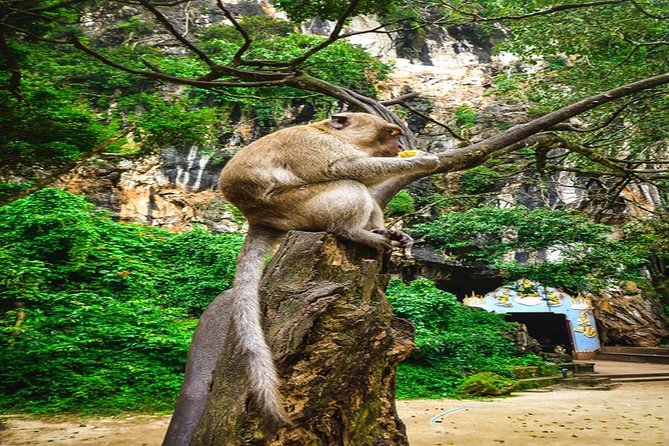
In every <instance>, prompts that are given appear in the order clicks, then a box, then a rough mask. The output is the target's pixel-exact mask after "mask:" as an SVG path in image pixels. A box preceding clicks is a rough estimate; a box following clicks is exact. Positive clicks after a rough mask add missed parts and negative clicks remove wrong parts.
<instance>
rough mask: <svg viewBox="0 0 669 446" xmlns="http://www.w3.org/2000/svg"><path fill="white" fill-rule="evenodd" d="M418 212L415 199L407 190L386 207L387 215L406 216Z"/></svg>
mask: <svg viewBox="0 0 669 446" xmlns="http://www.w3.org/2000/svg"><path fill="white" fill-rule="evenodd" d="M414 212H416V206H415V205H414V201H413V197H412V196H411V194H410V193H409V192H407V191H405V190H401V191H399V192H398V193H397V194H396V195H395V196H394V197H393V198H392V199H391V200H390V202H389V203H388V206H386V214H387V215H406V214H412V213H414Z"/></svg>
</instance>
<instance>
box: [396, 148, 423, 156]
mask: <svg viewBox="0 0 669 446" xmlns="http://www.w3.org/2000/svg"><path fill="white" fill-rule="evenodd" d="M421 153H423V151H422V150H405V151H403V152H399V153H398V154H397V157H398V158H411V157H413V156H416V155H420V154H421Z"/></svg>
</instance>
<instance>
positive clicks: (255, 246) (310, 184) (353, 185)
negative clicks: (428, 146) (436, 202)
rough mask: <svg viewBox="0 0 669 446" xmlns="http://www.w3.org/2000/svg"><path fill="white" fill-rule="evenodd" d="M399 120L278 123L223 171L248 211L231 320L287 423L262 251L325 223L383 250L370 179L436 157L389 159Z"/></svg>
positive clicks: (271, 412) (269, 403)
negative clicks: (265, 312) (263, 297)
mask: <svg viewBox="0 0 669 446" xmlns="http://www.w3.org/2000/svg"><path fill="white" fill-rule="evenodd" d="M401 134H402V131H401V129H400V127H398V126H396V125H394V124H389V123H387V122H386V121H384V120H383V119H381V118H378V117H376V116H373V115H369V114H364V113H342V114H338V115H335V116H333V117H332V119H330V120H325V121H321V122H317V123H314V124H311V125H302V126H297V127H292V128H287V129H283V130H279V131H277V132H275V133H272V134H270V135H267V136H265V137H263V138H261V139H259V140H258V141H256V142H254V143H252V144H250V145H248V146H247V147H245V148H244V149H242V150H240V151H239V152H238V153H237V154H236V155H235V156H234V157H233V158H232V159H231V160H230V161H229V162H228V164H227V165H226V166H225V168H224V169H223V172H222V174H221V181H220V184H221V189H222V191H223V194H224V195H225V197H226V198H227V199H228V200H229V201H230V202H231V203H233V204H234V205H235V206H237V207H238V208H239V209H240V210H241V211H242V213H243V214H244V215H245V216H246V218H247V220H248V222H249V227H250V231H249V234H248V236H247V239H246V241H245V244H244V248H243V249H242V252H241V253H240V256H239V258H238V263H237V265H238V266H237V276H236V278H235V286H234V288H233V292H235V293H236V294H237V296H236V297H235V299H234V304H233V305H232V308H231V311H232V320H233V322H234V324H235V327H236V330H237V334H238V336H239V338H240V344H241V346H242V347H243V349H244V350H245V351H246V353H247V356H248V358H249V361H250V367H249V380H250V382H251V389H252V391H253V393H254V394H255V395H256V397H257V400H258V402H259V403H260V405H261V407H262V408H263V410H264V412H265V413H266V414H267V415H268V416H269V417H270V418H272V419H274V420H276V421H279V422H287V421H288V416H287V415H286V413H285V412H284V409H283V408H282V406H281V402H280V395H279V393H278V390H277V389H278V378H277V376H276V372H275V370H274V368H273V366H272V361H271V353H270V351H269V348H268V347H267V344H266V343H265V340H264V337H263V333H262V329H261V325H260V316H259V304H258V288H259V285H260V278H261V277H262V269H263V258H264V256H265V254H266V252H267V250H268V249H269V248H270V247H271V245H272V244H273V243H274V242H276V241H277V240H278V239H280V238H281V236H283V235H284V234H285V232H286V231H289V230H306V231H329V232H332V233H335V234H337V235H339V236H340V237H342V238H345V239H348V240H352V241H354V242H358V243H362V244H365V245H368V246H371V247H373V248H376V249H379V250H388V249H390V247H391V246H392V240H395V241H399V242H401V243H402V242H403V243H405V244H406V243H409V242H410V240H411V239H410V238H409V237H408V236H406V235H404V234H403V233H401V232H399V231H386V230H385V229H383V213H382V210H381V208H380V207H379V205H378V204H377V203H376V202H375V201H374V199H373V198H372V196H371V194H370V192H369V187H371V186H374V185H377V184H379V183H381V182H383V181H385V180H387V179H390V178H393V177H397V176H403V175H412V174H416V173H424V172H431V171H433V170H434V169H436V167H437V165H438V160H437V158H436V157H435V156H432V155H425V156H418V157H415V158H393V157H394V156H395V155H396V154H397V153H398V152H399V151H400V150H401V149H402V147H401V144H400V143H399V142H398V136H400V135H401Z"/></svg>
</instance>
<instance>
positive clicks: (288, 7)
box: [274, 0, 401, 22]
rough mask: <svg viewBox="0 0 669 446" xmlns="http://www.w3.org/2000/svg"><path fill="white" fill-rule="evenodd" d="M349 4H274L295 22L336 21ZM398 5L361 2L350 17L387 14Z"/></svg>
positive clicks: (342, 0) (383, 0)
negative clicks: (312, 20) (313, 20)
mask: <svg viewBox="0 0 669 446" xmlns="http://www.w3.org/2000/svg"><path fill="white" fill-rule="evenodd" d="M350 3H351V2H350V1H347V0H277V1H276V2H274V4H275V5H276V6H277V7H278V8H280V9H282V10H283V11H285V12H286V13H287V14H288V17H290V18H291V20H293V21H295V22H303V21H305V20H307V19H311V18H315V17H318V18H321V19H324V20H337V19H338V18H339V16H340V15H341V13H342V12H343V11H344V10H345V9H346V8H347V7H348V6H349V4H350ZM399 3H401V2H400V1H398V0H362V1H360V2H358V6H357V7H356V8H355V9H354V10H353V13H352V14H350V16H351V17H355V16H357V15H365V14H377V15H383V14H387V13H388V12H390V11H392V10H393V8H394V7H395V6H396V5H398V4H399Z"/></svg>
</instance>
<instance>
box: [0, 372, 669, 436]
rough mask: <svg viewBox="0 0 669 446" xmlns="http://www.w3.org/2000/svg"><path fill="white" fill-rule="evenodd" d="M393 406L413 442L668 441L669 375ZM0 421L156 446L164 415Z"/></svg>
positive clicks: (15, 432)
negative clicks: (606, 386) (605, 387)
mask: <svg viewBox="0 0 669 446" xmlns="http://www.w3.org/2000/svg"><path fill="white" fill-rule="evenodd" d="M398 409H399V412H400V416H401V417H402V419H403V420H404V422H405V423H406V425H407V430H408V432H409V438H410V441H411V445H412V446H448V445H454V446H485V445H509V446H525V445H527V444H541V445H542V446H562V445H569V446H609V445H617V444H618V445H625V446H627V445H640V446H653V445H658V446H660V445H669V381H664V382H655V383H652V382H651V383H629V384H624V385H622V386H620V387H618V388H616V389H613V390H610V391H595V390H569V389H559V390H553V391H546V390H544V391H536V392H524V393H519V394H517V395H515V396H513V397H510V398H505V399H494V400H489V401H472V400H414V401H400V402H398ZM2 421H3V424H4V426H5V428H6V429H4V430H2V431H0V444H2V445H3V446H23V445H53V446H74V445H93V444H95V445H98V446H144V445H146V446H158V445H160V442H161V439H162V436H163V433H164V431H165V429H166V428H167V423H168V421H169V417H167V416H162V417H161V416H132V417H120V418H100V419H85V420H76V419H72V418H68V419H61V420H43V419H27V418H21V417H4V418H3V419H2Z"/></svg>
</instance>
